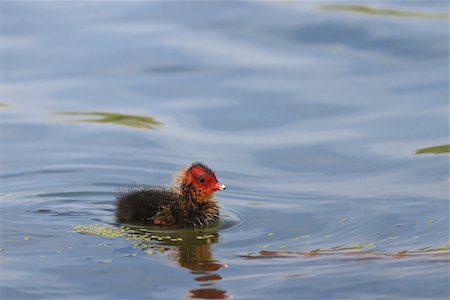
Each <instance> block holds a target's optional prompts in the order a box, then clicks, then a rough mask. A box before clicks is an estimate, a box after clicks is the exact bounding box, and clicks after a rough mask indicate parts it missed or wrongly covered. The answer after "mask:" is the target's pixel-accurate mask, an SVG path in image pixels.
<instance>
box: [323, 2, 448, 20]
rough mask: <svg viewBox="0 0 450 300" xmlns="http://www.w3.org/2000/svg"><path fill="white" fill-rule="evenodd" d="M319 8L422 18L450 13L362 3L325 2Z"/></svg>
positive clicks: (439, 17) (434, 17)
mask: <svg viewBox="0 0 450 300" xmlns="http://www.w3.org/2000/svg"><path fill="white" fill-rule="evenodd" d="M320 9H321V10H327V11H342V12H354V13H360V14H368V15H377V16H385V17H403V18H422V19H448V18H449V17H450V15H449V14H448V13H444V12H419V11H404V10H398V9H391V8H375V7H370V6H368V5H362V4H353V5H352V4H326V5H322V6H320Z"/></svg>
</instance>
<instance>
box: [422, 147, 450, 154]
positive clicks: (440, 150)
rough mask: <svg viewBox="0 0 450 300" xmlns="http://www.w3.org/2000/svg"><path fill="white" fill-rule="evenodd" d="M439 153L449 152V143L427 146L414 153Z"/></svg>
mask: <svg viewBox="0 0 450 300" xmlns="http://www.w3.org/2000/svg"><path fill="white" fill-rule="evenodd" d="M440 153H450V145H440V146H434V147H427V148H422V149H419V150H417V151H416V154H440Z"/></svg>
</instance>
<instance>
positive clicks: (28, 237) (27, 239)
mask: <svg viewBox="0 0 450 300" xmlns="http://www.w3.org/2000/svg"><path fill="white" fill-rule="evenodd" d="M23 239H24V240H25V241H29V240H31V236H29V235H26V236H24V237H23Z"/></svg>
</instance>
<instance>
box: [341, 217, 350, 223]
mask: <svg viewBox="0 0 450 300" xmlns="http://www.w3.org/2000/svg"><path fill="white" fill-rule="evenodd" d="M339 221H340V222H341V223H345V222H347V221H348V219H347V218H345V217H344V218H341V219H340V220H339Z"/></svg>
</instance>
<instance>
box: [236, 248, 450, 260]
mask: <svg viewBox="0 0 450 300" xmlns="http://www.w3.org/2000/svg"><path fill="white" fill-rule="evenodd" d="M326 255H341V256H342V255H343V256H358V257H363V258H403V257H417V256H418V257H420V256H427V257H443V256H450V246H442V247H437V248H431V247H426V248H421V249H417V250H402V251H398V252H374V251H371V250H370V248H368V247H366V246H364V245H360V244H356V245H350V246H343V245H342V246H337V247H332V248H329V249H320V248H319V249H314V250H309V251H271V250H261V251H259V252H258V253H248V254H243V255H239V256H240V257H243V258H247V259H269V258H286V257H298V256H304V257H312V256H326Z"/></svg>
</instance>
